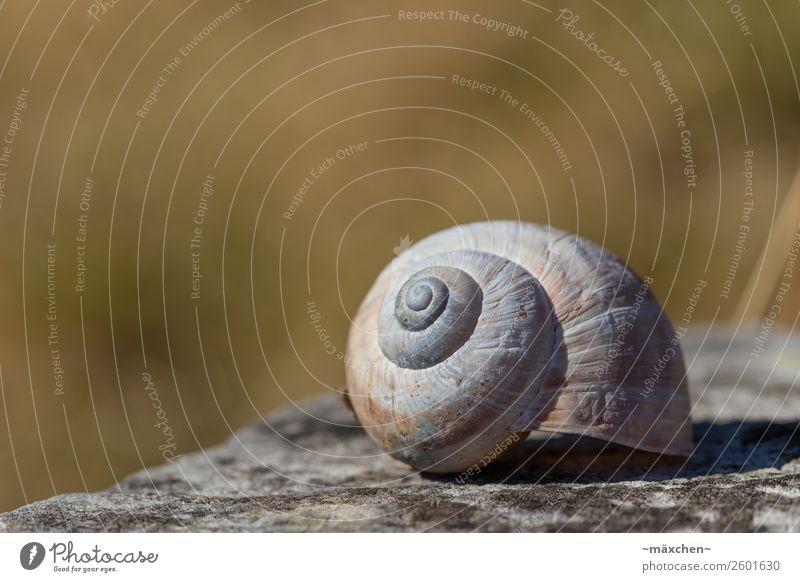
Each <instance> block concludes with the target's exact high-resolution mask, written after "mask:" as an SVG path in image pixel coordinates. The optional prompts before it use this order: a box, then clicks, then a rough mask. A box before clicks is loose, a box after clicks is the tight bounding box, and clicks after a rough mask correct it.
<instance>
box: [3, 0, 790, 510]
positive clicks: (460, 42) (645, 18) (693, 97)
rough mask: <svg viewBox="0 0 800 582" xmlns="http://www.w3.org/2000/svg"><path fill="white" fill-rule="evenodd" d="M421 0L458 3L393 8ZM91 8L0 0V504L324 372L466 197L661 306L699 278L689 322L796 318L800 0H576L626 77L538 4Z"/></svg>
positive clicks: (289, 396) (198, 438)
mask: <svg viewBox="0 0 800 582" xmlns="http://www.w3.org/2000/svg"><path fill="white" fill-rule="evenodd" d="M423 4H424V9H426V10H444V11H445V15H446V16H447V18H446V19H445V20H431V21H428V22H414V21H410V20H407V19H404V18H401V17H400V13H399V11H400V10H418V9H421V8H423ZM97 6H98V5H96V4H93V3H92V2H88V1H79V2H67V1H65V0H53V1H48V2H46V3H45V2H37V3H33V2H27V1H22V0H7V1H6V2H3V3H0V63H3V62H4V65H0V66H3V68H2V75H1V76H0V133H3V134H6V135H7V133H6V130H7V129H8V128H10V127H11V122H12V119H13V118H14V109H15V105H19V100H18V96H19V95H20V93H21V91H23V90H27V93H24V95H26V97H25V98H24V102H25V107H24V108H22V107H21V106H18V107H17V109H18V113H20V112H21V115H18V117H21V121H20V120H18V121H17V123H16V125H18V126H19V128H18V129H17V130H16V131H15V134H14V137H13V144H12V145H11V153H10V154H9V156H8V164H7V167H5V168H2V167H0V170H3V171H4V172H5V177H4V178H5V181H4V182H3V184H4V186H3V190H2V191H0V192H2V193H3V197H2V198H0V200H1V201H2V205H0V241H1V242H2V246H1V247H0V248H2V255H0V257H2V258H1V259H0V260H2V273H3V277H2V279H0V318H2V319H1V322H2V323H1V325H2V327H0V329H2V333H0V370H1V371H2V401H1V405H2V410H3V414H2V415H0V471H2V475H3V479H2V481H1V482H0V510H7V509H10V508H13V507H16V506H19V505H22V504H23V503H26V502H30V501H33V500H36V499H41V498H44V497H49V496H51V495H53V494H55V493H60V492H67V491H84V490H94V489H98V488H103V487H108V486H110V485H112V484H113V483H114V482H115V481H116V480H119V479H121V478H122V477H123V476H125V475H126V474H128V473H130V472H132V471H134V470H136V469H139V468H141V467H143V466H148V465H153V464H157V463H160V462H163V461H164V460H165V459H167V460H168V459H169V458H170V457H172V456H179V455H180V454H184V453H186V452H189V451H192V450H194V449H197V448H199V447H201V446H204V445H207V444H210V443H214V442H218V441H220V440H222V439H224V438H225V437H226V436H227V435H229V434H230V433H231V432H232V431H233V430H235V429H236V428H237V427H239V426H241V425H243V424H244V423H246V422H248V421H252V420H253V419H257V418H259V416H260V415H262V414H264V413H265V412H267V411H269V410H271V409H273V408H275V407H277V406H280V405H282V404H287V403H292V402H297V401H298V400H301V399H302V398H304V397H307V396H309V395H311V394H314V393H319V392H323V391H326V390H336V389H338V388H339V387H341V385H342V383H343V380H344V374H343V365H342V361H341V357H342V355H343V353H344V351H345V345H346V332H347V328H348V321H349V317H351V316H352V314H353V313H354V311H355V310H356V309H357V307H358V304H359V302H360V300H361V298H362V297H363V295H364V294H365V293H366V291H367V289H368V288H369V286H370V284H371V283H372V281H373V280H374V278H375V276H376V275H377V273H378V272H379V271H380V269H382V268H383V267H384V266H385V265H386V264H387V263H388V262H389V261H390V260H391V259H392V257H393V256H394V254H393V253H394V252H395V248H396V247H398V246H400V247H402V246H403V243H402V241H403V240H404V237H408V239H409V240H411V241H414V240H419V239H420V238H422V237H424V236H426V235H427V234H429V233H432V232H434V231H437V230H439V229H442V228H446V227H448V226H450V225H452V224H454V223H467V222H471V221H478V220H486V219H521V220H525V221H532V222H540V223H546V224H551V225H553V226H556V227H558V228H563V229H567V230H571V231H576V232H578V233H580V234H581V235H583V236H585V237H588V238H590V239H592V240H594V241H596V242H599V243H601V244H603V245H605V246H606V247H608V248H609V249H611V250H613V251H614V252H615V253H617V254H618V255H619V256H621V257H622V258H624V259H625V260H627V261H628V263H629V264H630V265H631V266H632V267H633V268H634V269H636V270H637V271H638V272H639V273H640V274H643V275H649V276H651V277H653V279H654V286H655V291H656V294H657V296H658V297H659V298H660V299H661V300H662V301H663V302H664V303H665V305H666V308H667V310H668V312H669V313H670V314H671V315H672V317H673V318H675V319H677V320H680V319H681V318H683V317H684V313H685V312H686V311H687V309H688V307H689V306H690V302H689V297H690V296H691V295H692V293H693V290H694V289H695V288H696V287H697V286H698V284H700V285H704V287H703V288H702V293H701V295H700V300H699V301H698V302H697V304H696V306H694V307H695V312H694V314H693V316H692V318H691V323H690V325H700V324H701V323H700V322H701V320H714V321H715V322H716V323H727V324H732V325H733V326H734V327H735V326H737V325H739V324H741V325H744V326H752V325H760V324H762V320H763V318H764V317H766V316H768V314H769V311H770V309H771V306H772V305H773V304H776V303H777V302H779V305H780V310H779V311H780V312H779V313H776V315H777V317H776V318H775V325H787V326H794V325H795V324H796V320H797V317H798V312H799V311H800V282H797V281H794V282H791V276H792V274H794V273H789V277H788V279H786V278H785V277H784V275H786V273H787V268H789V267H787V255H788V254H789V253H790V250H791V249H792V242H793V240H794V237H796V236H797V228H798V218H800V205H799V204H798V203H796V201H797V200H798V199H800V192H799V191H798V190H800V185H798V184H794V186H792V182H793V179H794V177H795V173H796V172H797V169H798V163H797V162H798V145H799V144H800V90H799V89H798V82H797V78H796V76H795V73H796V72H797V67H798V66H800V44H798V42H799V41H798V34H797V32H798V26H800V4H798V3H797V2H755V1H754V2H743V1H742V2H738V3H737V4H734V3H732V2H731V3H727V4H726V3H725V2H699V1H694V2H687V3H675V2H667V1H660V2H651V3H649V4H648V3H647V2H642V3H639V2H635V3H634V2H623V1H621V0H620V1H616V2H599V3H598V2H588V1H574V2H570V3H568V4H567V5H566V6H567V7H568V8H569V10H570V11H571V12H572V13H573V14H574V15H579V17H580V18H579V20H578V21H576V22H574V26H575V27H576V29H579V30H581V31H584V32H586V33H587V34H588V33H590V32H592V33H594V41H595V42H596V43H597V45H598V46H599V47H602V49H603V50H605V51H606V54H609V55H613V56H614V57H615V58H618V59H619V60H620V61H621V62H622V63H624V65H625V67H626V68H627V70H628V71H629V74H628V75H627V76H621V75H620V74H618V73H617V72H615V71H614V70H613V69H612V68H611V67H609V66H607V65H606V64H605V63H604V62H602V61H601V60H600V59H599V58H598V56H597V55H596V54H594V53H593V52H592V51H591V50H589V48H588V47H587V46H586V44H585V43H584V42H582V41H580V40H579V39H578V38H576V36H573V35H572V34H571V33H570V30H568V29H567V28H566V27H565V26H564V22H563V20H562V21H558V17H559V13H558V11H559V10H560V9H562V8H564V7H565V5H563V4H555V3H552V2H549V1H547V0H543V1H542V2H539V3H538V6H537V5H535V4H531V3H529V2H524V1H522V0H520V1H510V0H509V1H505V2H498V3H487V2H476V1H468V2H458V3H451V4H447V3H443V2H425V3H422V2H419V3H417V4H413V3H409V2H386V1H380V2H366V1H362V2H356V1H349V2H343V1H323V2H318V3H316V4H314V5H311V4H309V6H308V7H306V8H303V5H302V4H300V3H293V2H256V1H253V2H249V3H247V2H241V3H239V4H238V5H237V4H234V3H229V2H224V1H202V2H182V3H175V2H150V3H148V4H145V3H143V2H142V3H139V2H118V3H117V4H116V5H114V6H113V7H109V8H107V9H106V11H105V13H103V12H102V11H101V10H100V9H99V8H98V7H97ZM732 6H736V7H737V9H738V12H737V11H736V9H733V8H732ZM232 7H233V8H232ZM226 10H227V11H229V12H228V16H225V12H226ZM448 10H458V11H459V12H461V13H463V14H466V15H468V21H467V22H463V21H461V20H458V19H456V20H453V19H451V18H450V17H449V14H450V13H448V12H447V11H448ZM476 14H477V15H485V16H486V17H488V18H493V19H495V20H496V21H497V22H501V23H502V22H505V23H509V25H516V26H517V27H518V29H517V30H518V31H519V32H518V34H516V36H509V35H508V34H505V33H504V32H503V29H498V30H496V31H493V30H491V29H487V28H486V27H484V26H483V25H481V24H480V19H478V22H475V21H473V17H474V15H476ZM737 15H740V16H739V19H738V20H737ZM742 18H744V19H745V20H742ZM214 22H216V24H213V25H211V23H214ZM742 23H745V24H746V26H747V29H746V30H743V29H742V28H741V25H742ZM204 29H205V30H206V31H208V33H207V34H206V33H205V32H204ZM523 32H524V33H525V34H524V35H523ZM748 33H749V34H748ZM523 36H525V37H526V38H523ZM198 39H199V40H198ZM187 47H189V48H188V49H187ZM182 50H183V51H184V52H185V53H186V54H185V56H182V57H181V61H180V62H179V63H177V64H175V63H176V61H175V57H176V56H181V54H182V53H181V51H182ZM654 61H660V62H661V68H663V70H664V72H665V74H666V75H667V77H668V80H669V84H670V86H671V87H672V89H673V90H674V93H675V95H677V98H678V100H679V101H678V102H677V104H672V105H671V104H670V103H669V102H668V94H667V92H666V90H665V87H664V86H660V85H659V82H660V79H659V78H658V75H657V73H656V71H655V70H654V69H655V68H657V67H654V66H653V62H654ZM169 63H173V64H174V68H173V69H172V70H170V71H169V72H165V67H169ZM453 75H458V76H459V77H460V78H464V79H469V80H475V81H477V82H478V83H485V84H486V85H487V87H497V91H496V92H495V94H494V95H492V94H490V93H491V91H489V90H487V91H488V92H482V91H480V90H474V91H471V90H470V89H468V88H467V87H465V86H460V85H459V84H458V83H453ZM160 76H161V78H162V79H163V80H162V81H161V82H160V84H161V86H160V87H159V86H158V85H159V77H160ZM154 87H158V89H159V91H158V93H157V95H156V98H157V100H156V101H155V102H153V103H152V104H151V107H150V109H149V110H147V111H142V113H141V114H137V111H138V110H142V108H143V106H144V104H145V102H146V99H147V97H148V94H149V93H150V92H151V91H153V90H154ZM503 90H505V91H506V92H507V94H510V95H512V96H513V97H512V98H510V99H509V100H508V101H506V100H504V99H502V98H501V97H500V94H501V92H502V91H503ZM513 99H517V100H518V101H517V102H516V104H514V103H513V102H512V100H513ZM523 103H524V104H527V106H528V109H530V110H531V111H533V112H535V113H536V114H537V115H538V116H540V117H541V119H542V121H543V123H546V125H547V126H548V127H549V129H550V130H551V131H552V139H557V140H558V142H559V145H560V147H561V148H562V149H563V151H564V155H565V156H566V157H567V159H568V161H569V165H570V169H568V170H566V171H565V169H564V165H563V164H562V163H561V162H560V161H559V159H558V156H557V154H556V151H555V149H554V145H553V142H552V139H551V141H548V139H547V137H548V136H547V135H546V134H545V133H543V132H542V131H541V130H540V128H539V127H537V126H536V125H535V124H534V123H533V122H531V121H530V120H529V119H528V118H526V117H525V114H524V113H523V111H524V110H525V109H524V108H522V107H521V106H522V104H523ZM677 105H680V106H682V107H683V110H684V113H685V118H684V119H685V122H686V127H685V128H679V127H678V125H677V122H676V117H675V113H674V111H673V107H675V106H677ZM521 109H522V110H521ZM682 129H686V130H688V131H689V136H690V137H689V140H690V144H691V152H692V162H693V164H694V171H695V172H696V181H695V182H693V183H694V184H695V185H694V186H693V187H692V186H691V181H687V175H686V174H685V173H684V169H685V167H686V164H687V160H686V159H685V158H682V157H681V154H682V152H681V146H682V145H685V142H683V141H682V135H681V131H682ZM684 137H685V135H684ZM360 143H365V145H364V146H362V148H361V150H359V149H358V148H357V147H356V148H352V151H347V150H345V152H344V153H343V154H341V159H339V158H337V152H338V151H340V150H342V149H343V148H347V147H348V146H354V145H356V144H360ZM1 145H2V144H0V146H1ZM746 151H752V152H753V153H752V166H753V167H752V182H753V183H752V196H749V195H746V193H745V187H746V183H745V180H746V178H747V176H745V175H744V174H743V172H744V170H745V152H746ZM327 158H333V159H334V160H335V161H334V163H332V164H328V165H330V167H329V168H326V169H325V170H324V171H322V172H318V177H316V178H313V179H310V182H311V183H310V185H308V187H307V188H306V191H305V193H304V194H303V197H302V201H298V202H296V203H295V204H294V206H293V200H295V198H294V197H295V195H296V194H297V193H298V190H299V189H300V188H301V186H302V185H303V183H304V181H305V180H306V179H308V177H309V175H311V174H310V173H311V172H312V170H313V169H314V168H317V167H318V166H320V165H321V164H322V163H323V162H324V160H326V159H327ZM209 176H211V177H212V178H211V179H209ZM87 179H91V182H92V188H91V192H90V193H89V194H90V195H89V196H88V197H87V196H84V197H83V198H82V195H83V194H84V190H85V189H86V183H87ZM204 182H207V184H206V185H207V186H208V185H211V186H212V188H213V194H211V193H210V192H208V191H207V192H206V194H205V196H204V194H203V187H204ZM82 201H83V202H84V205H83V207H82V205H81V203H82ZM750 201H752V206H748V204H749V202H750ZM201 203H204V204H205V207H202V208H201V210H202V212H200V214H202V215H203V216H202V218H203V222H202V225H200V226H199V228H200V234H199V235H198V234H197V233H196V232H195V228H196V227H198V225H197V224H196V223H195V218H196V217H198V216H199V214H198V209H199V208H200V207H201ZM747 208H751V210H745V209H747ZM287 213H288V214H287ZM82 215H83V216H84V219H82V218H81V217H82ZM743 225H745V226H746V227H747V230H746V231H743V230H742V228H741V227H742V226H743ZM53 227H55V228H54V231H53ZM82 229H85V238H86V242H85V243H83V242H81V241H78V240H76V236H78V235H81V233H82ZM742 232H746V235H745V236H744V237H743V239H739V238H738V236H739V234H740V233H742ZM193 235H197V237H198V238H196V239H195V241H194V242H195V243H196V245H195V248H193V247H192V237H193ZM740 240H741V242H740V245H739V248H738V250H737V241H740ZM50 244H52V245H55V247H54V248H55V251H54V254H52V255H48V245H50ZM84 244H85V249H84V248H81V245H84ZM84 250H85V262H83V263H82V261H83V260H84V255H81V254H80V253H82V252H84ZM193 251H196V253H197V254H195V255H194V258H193V255H192V253H193ZM738 255H740V256H741V260H740V261H738V263H737V267H736V269H734V276H733V277H731V263H732V261H736V260H737V257H738ZM49 256H51V257H53V261H54V263H53V267H52V269H51V271H50V274H49V275H50V280H48V257H49ZM80 264H83V265H85V269H86V270H85V272H84V273H85V283H84V284H85V287H84V288H83V290H80V291H79V290H77V289H76V285H79V279H78V269H79V265H80ZM193 271H196V272H198V273H200V274H201V275H202V278H201V280H200V283H199V297H194V298H193V297H192V292H193V289H192V284H193V278H197V277H193ZM787 280H788V281H789V283H790V286H789V287H790V288H788V289H787V290H786V293H785V294H780V293H779V291H780V287H779V285H780V283H781V282H784V283H785V282H786V281H787ZM48 283H50V293H51V295H50V296H49V297H48ZM726 288H729V292H727V293H726V292H725V289H726ZM776 297H780V298H781V299H780V300H779V299H776ZM48 300H50V303H49V302H48ZM53 301H54V302H55V303H54V304H53ZM53 305H54V306H53ZM53 313H54V314H55V315H54V317H55V319H48V316H49V315H50V314H53ZM770 321H771V318H770ZM52 324H55V325H56V328H55V332H54V333H55V335H53V329H51V327H50V326H51V325H52ZM49 339H51V340H52V339H57V343H53V342H52V341H51V342H49V341H48V340H49ZM53 349H58V350H59V352H58V353H57V355H58V361H59V367H60V368H61V369H62V370H63V371H62V375H63V389H62V388H61V387H59V386H57V385H56V379H55V378H54V360H53V356H54V352H53ZM165 431H166V434H165Z"/></svg>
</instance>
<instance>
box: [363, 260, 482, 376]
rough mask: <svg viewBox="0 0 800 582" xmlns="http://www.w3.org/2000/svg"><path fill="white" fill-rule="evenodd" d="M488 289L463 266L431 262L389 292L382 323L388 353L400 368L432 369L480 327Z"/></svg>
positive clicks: (383, 345) (380, 324)
mask: <svg viewBox="0 0 800 582" xmlns="http://www.w3.org/2000/svg"><path fill="white" fill-rule="evenodd" d="M482 303H483V292H482V291H481V288H480V286H479V285H478V283H477V282H476V281H475V279H473V278H472V277H470V276H469V275H468V274H467V273H465V272H464V271H461V270H460V269H456V268H453V267H441V266H436V267H427V268H424V269H421V270H419V271H417V272H416V273H415V274H414V275H412V276H411V277H410V278H409V279H408V280H407V281H406V282H405V283H404V284H403V286H402V287H401V288H400V290H399V291H398V293H397V295H396V299H395V301H394V306H392V301H391V297H390V296H389V297H388V299H387V301H386V304H385V307H386V309H387V310H388V309H391V308H392V307H394V314H393V316H392V314H389V313H386V312H382V313H381V317H380V320H379V324H378V333H379V334H380V339H379V342H380V346H381V350H382V351H383V353H384V355H386V357H387V358H389V359H390V360H391V361H392V362H394V363H395V364H397V365H398V366H400V367H401V368H413V369H421V368H429V367H431V366H434V365H436V364H438V363H440V362H442V361H444V360H445V359H446V358H448V357H449V356H451V355H452V354H453V352H455V351H456V350H457V349H459V348H460V347H461V346H463V345H464V344H465V343H466V341H467V340H468V339H469V337H470V335H472V332H473V331H474V330H475V325H476V324H477V323H478V317H479V316H480V314H481V310H482Z"/></svg>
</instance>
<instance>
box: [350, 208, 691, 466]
mask: <svg viewBox="0 0 800 582" xmlns="http://www.w3.org/2000/svg"><path fill="white" fill-rule="evenodd" d="M345 362H346V375H347V392H346V397H347V400H348V402H349V405H350V406H351V408H352V409H353V411H354V413H355V415H356V416H357V418H358V420H359V422H360V423H361V424H362V425H363V427H364V428H365V430H366V431H367V433H368V434H369V435H370V437H371V438H372V439H373V440H375V441H376V442H377V443H378V444H379V445H380V446H381V447H382V448H383V449H384V450H385V451H387V452H388V453H390V454H391V455H392V456H394V457H396V458H398V459H400V460H403V461H405V462H406V463H408V464H410V465H412V466H413V467H415V468H417V469H420V470H423V471H430V472H435V473H453V472H459V471H462V470H465V469H468V468H470V467H472V466H473V465H475V464H476V463H478V462H481V463H482V464H485V463H486V462H487V460H493V459H494V458H495V457H497V456H499V454H501V453H503V452H504V451H506V450H508V449H509V448H511V446H516V445H517V444H518V443H521V442H523V441H524V438H518V436H517V437H515V436H514V435H522V436H525V435H527V433H528V432H529V431H531V430H542V431H551V432H560V433H570V434H579V435H586V436H591V437H596V438H600V439H603V440H606V441H610V442H613V443H618V444H622V445H626V446H629V447H634V448H637V449H643V450H646V451H653V452H658V453H664V454H672V455H688V454H690V452H691V449H692V441H691V420H690V417H689V408H690V404H689V397H688V392H687V387H686V380H685V378H686V371H685V368H684V363H683V358H682V355H681V351H680V346H679V345H678V340H677V337H676V335H675V333H674V331H673V328H672V325H671V324H670V322H669V320H668V319H667V317H666V315H665V314H664V313H663V310H662V308H661V306H660V305H659V303H658V301H657V300H656V299H655V298H654V296H653V295H652V293H651V292H650V289H649V286H648V285H647V284H646V283H644V282H643V281H642V280H641V279H640V278H639V277H638V276H637V275H636V274H635V273H634V272H633V271H631V270H630V269H628V268H626V266H625V264H624V263H623V262H622V261H620V260H619V259H618V258H617V257H615V256H614V255H612V254H611V253H610V252H608V251H607V250H605V249H603V248H602V247H600V246H598V245H595V244H594V243H592V242H590V241H588V240H586V239H583V238H581V237H579V236H577V235H573V234H570V233H567V232H564V231H560V230H557V229H554V228H550V227H545V226H539V225H534V224H526V223H519V222H485V223H476V224H470V225H466V226H457V227H454V228H450V229H448V230H445V231H442V232H439V233H437V234H434V235H432V236H429V237H427V238H425V239H424V240H421V241H419V242H418V243H416V244H415V245H413V246H412V247H411V248H410V249H408V250H407V251H406V252H405V253H403V254H402V255H400V256H399V257H397V258H396V259H395V260H394V261H392V263H391V264H389V265H388V266H387V267H386V269H384V271H383V272H382V273H381V274H380V276H379V277H378V279H377V280H376V282H375V284H374V285H373V287H372V289H370V291H369V293H368V294H367V296H366V298H365V299H364V301H363V303H362V304H361V306H360V308H359V310H358V313H357V314H356V316H355V319H354V320H353V324H352V327H351V329H350V334H349V337H348V345H347V357H346V358H345ZM509 437H512V438H509Z"/></svg>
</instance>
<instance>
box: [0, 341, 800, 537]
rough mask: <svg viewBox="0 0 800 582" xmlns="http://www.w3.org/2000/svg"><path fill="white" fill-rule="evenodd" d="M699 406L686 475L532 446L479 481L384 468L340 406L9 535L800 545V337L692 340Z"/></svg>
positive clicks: (30, 513)
mask: <svg viewBox="0 0 800 582" xmlns="http://www.w3.org/2000/svg"><path fill="white" fill-rule="evenodd" d="M683 345H684V353H685V354H686V359H687V365H689V366H690V379H691V386H692V393H693V397H694V402H695V403H696V404H695V411H694V417H695V427H694V432H695V443H696V452H695V454H694V455H693V457H692V458H691V459H690V460H688V461H684V460H682V459H674V458H660V457H659V456H657V455H653V454H648V453H640V452H632V451H631V450H629V449H625V448H623V447H616V446H606V445H605V444H604V443H600V442H597V441H587V440H585V439H576V438H572V437H558V438H553V437H552V436H550V437H549V438H548V437H547V436H546V435H534V437H533V438H531V439H530V441H529V442H528V443H526V446H525V448H524V450H522V451H520V452H519V453H517V454H515V455H514V457H511V458H508V459H505V460H504V462H503V463H502V464H500V465H498V466H496V467H492V468H487V469H485V470H483V471H482V472H481V473H480V474H479V475H478V476H477V477H475V478H472V479H469V480H464V481H463V482H461V481H460V480H459V478H458V477H457V476H455V477H447V478H445V477H431V476H426V475H420V474H416V473H414V472H412V471H410V470H409V469H408V468H407V467H406V466H404V465H402V464H400V463H399V462H396V461H394V460H392V459H390V458H388V457H386V456H385V455H381V454H380V452H379V451H378V450H377V449H376V447H375V446H374V445H373V444H372V442H371V441H370V440H369V439H368V438H367V437H366V436H365V435H364V433H363V431H362V430H361V429H359V428H358V427H356V426H354V424H355V423H354V419H353V417H352V416H351V415H350V413H349V412H348V411H347V410H346V409H345V407H344V406H343V405H342V404H341V403H340V400H339V399H338V398H336V397H333V396H327V397H322V398H319V399H316V400H312V401H310V402H306V403H304V408H303V410H299V409H297V408H292V409H288V408H287V409H283V410H281V411H278V412H277V413H275V414H273V415H271V416H269V417H268V419H267V421H266V422H259V423H254V424H252V425H250V426H248V427H246V428H244V429H243V430H241V431H240V432H238V433H237V434H236V435H235V436H233V437H232V438H231V439H229V440H228V441H227V442H226V443H224V444H222V445H219V446H216V447H210V448H208V449H206V450H203V451H199V452H196V453H193V454H190V455H185V456H184V457H182V458H180V459H179V460H178V461H177V462H175V463H172V464H166V465H162V466H159V467H155V468H152V469H149V470H146V471H141V472H139V473H136V474H134V475H132V476H130V477H128V478H127V479H125V480H124V481H123V482H121V483H120V484H119V485H118V486H117V487H115V488H113V489H111V490H108V491H104V492H101V493H96V494H71V495H62V496H59V497H55V498H53V499H49V500H46V501H42V502H38V503H33V504H31V505H29V506H27V507H24V508H21V509H18V510H16V511H12V512H10V513H6V514H3V515H2V516H0V531H76V532H84V531H531V532H540V531H546V532H553V531H579V532H584V531H800V388H798V387H797V386H796V381H797V379H798V378H797V375H798V371H800V338H798V337H789V336H787V335H786V334H784V333H782V332H779V331H778V330H772V332H771V333H770V336H769V339H768V343H767V348H766V349H765V351H764V352H763V353H761V354H760V356H759V357H758V358H753V357H751V356H750V352H751V350H752V348H753V334H752V333H742V332H741V331H740V332H739V333H738V334H736V335H735V336H732V334H731V333H730V332H725V333H720V332H717V333H709V334H708V335H706V333H705V331H703V332H702V333H699V334H697V333H696V334H695V335H693V336H691V337H688V338H686V340H685V341H684V344H683Z"/></svg>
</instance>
